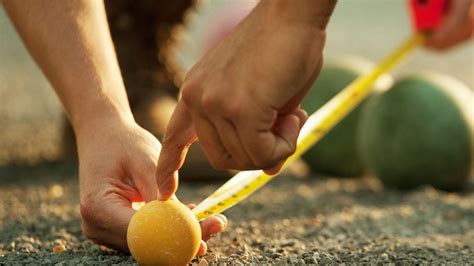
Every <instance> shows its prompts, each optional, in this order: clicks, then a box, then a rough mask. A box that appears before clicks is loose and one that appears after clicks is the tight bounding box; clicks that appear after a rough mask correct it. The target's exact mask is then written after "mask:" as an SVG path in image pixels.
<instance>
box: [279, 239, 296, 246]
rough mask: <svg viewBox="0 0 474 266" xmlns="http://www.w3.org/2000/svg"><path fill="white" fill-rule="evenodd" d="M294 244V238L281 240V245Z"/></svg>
mask: <svg viewBox="0 0 474 266" xmlns="http://www.w3.org/2000/svg"><path fill="white" fill-rule="evenodd" d="M295 244H296V241H295V240H294V239H287V240H284V241H282V242H281V246H282V247H292V246H294V245H295Z"/></svg>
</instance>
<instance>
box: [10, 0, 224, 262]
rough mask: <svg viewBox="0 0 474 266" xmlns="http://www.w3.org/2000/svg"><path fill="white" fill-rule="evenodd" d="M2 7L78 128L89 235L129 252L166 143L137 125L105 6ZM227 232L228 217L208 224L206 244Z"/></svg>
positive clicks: (93, 2)
mask: <svg viewBox="0 0 474 266" xmlns="http://www.w3.org/2000/svg"><path fill="white" fill-rule="evenodd" d="M3 3H4V6H5V9H6V10H7V12H8V14H9V15H10V17H11V19H12V20H13V22H14V24H15V26H16V28H17V30H18V32H19V33H20V35H21V36H22V38H23V40H24V41H25V43H26V46H27V47H28V49H29V50H30V52H31V54H32V56H33V58H34V59H35V60H36V62H37V63H38V64H39V66H40V67H41V69H42V70H43V72H44V73H45V75H46V76H47V77H48V79H49V80H50V82H51V84H52V85H53V87H54V88H55V90H56V92H57V94H58V95H59V97H60V98H61V101H62V103H63V104H64V106H65V109H66V112H67V114H68V116H69V118H70V120H71V122H72V125H73V127H74V131H75V133H76V137H77V140H78V151H79V166H80V167H79V179H80V205H81V215H82V229H83V231H84V234H85V235H86V236H87V237H89V238H91V239H92V240H94V241H95V242H97V243H100V244H104V245H107V246H110V247H113V248H116V249H120V250H127V249H128V248H127V242H126V232H127V226H128V223H129V221H130V219H131V217H132V215H133V214H134V210H133V209H132V208H131V203H132V202H133V201H147V202H148V201H151V200H154V199H156V193H157V192H156V190H157V186H156V179H155V171H156V165H157V159H158V154H159V151H160V143H159V142H158V140H157V139H156V138H155V137H154V136H152V135H151V134H150V133H148V132H147V131H145V130H144V129H142V128H140V127H139V126H138V125H137V124H136V123H135V121H134V119H133V116H132V113H131V111H130V107H129V104H128V101H127V96H126V93H125V89H124V84H123V81H122V77H121V74H120V70H119V67H118V63H117V60H116V56H115V52H114V47H113V44H112V41H111V37H110V34H109V30H108V25H107V20H106V16H105V10H104V5H103V2H102V1H99V0H90V1H83V0H69V1H63V0H22V1H17V0H5V1H4V2H3ZM224 226H225V218H223V216H219V217H215V218H213V219H211V220H207V221H205V222H203V223H202V228H203V238H204V239H205V240H207V239H208V238H209V237H210V235H211V234H216V233H218V232H219V231H220V230H222V229H223V227H224ZM211 229H212V230H211ZM217 229H220V230H217ZM203 251H205V245H204V244H203V246H202V249H201V253H202V252H203Z"/></svg>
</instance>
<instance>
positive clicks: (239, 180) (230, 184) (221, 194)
mask: <svg viewBox="0 0 474 266" xmlns="http://www.w3.org/2000/svg"><path fill="white" fill-rule="evenodd" d="M262 174H264V173H263V171H262V170H256V171H242V172H239V173H237V174H236V175H235V176H233V177H232V178H231V179H230V180H229V181H227V182H226V183H225V184H224V185H222V186H221V187H220V188H219V189H217V190H216V191H215V192H214V193H212V194H211V195H210V196H209V197H207V198H206V199H205V200H203V201H202V202H201V203H199V204H198V205H197V206H196V207H195V208H194V209H193V213H194V214H198V213H200V212H203V211H205V210H206V209H208V208H210V207H212V206H214V205H216V204H218V203H219V202H221V201H222V200H224V199H226V198H228V197H230V196H231V195H233V194H235V193H236V192H238V191H240V190H241V189H242V188H244V187H245V186H246V185H248V184H250V183H252V182H253V181H254V180H256V179H257V178H259V177H260V176H261V175H262Z"/></svg>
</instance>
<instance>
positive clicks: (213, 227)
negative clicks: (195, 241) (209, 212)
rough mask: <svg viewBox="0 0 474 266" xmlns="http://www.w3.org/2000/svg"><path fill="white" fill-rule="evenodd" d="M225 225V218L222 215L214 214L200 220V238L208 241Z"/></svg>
mask: <svg viewBox="0 0 474 266" xmlns="http://www.w3.org/2000/svg"><path fill="white" fill-rule="evenodd" d="M226 226H227V218H225V216H224V215H219V214H218V215H215V216H213V217H211V218H208V219H206V220H204V221H202V222H201V232H202V239H203V240H204V241H208V240H209V239H211V238H212V237H214V236H215V235H217V234H218V233H220V232H222V231H223V230H224V229H225V228H226Z"/></svg>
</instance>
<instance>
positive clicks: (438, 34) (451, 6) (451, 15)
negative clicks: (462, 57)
mask: <svg viewBox="0 0 474 266" xmlns="http://www.w3.org/2000/svg"><path fill="white" fill-rule="evenodd" d="M473 36H474V1H472V0H451V1H449V2H448V10H447V12H446V14H445V17H444V20H443V23H442V24H441V25H440V26H439V27H438V28H436V29H435V30H434V31H433V32H432V34H431V36H430V38H429V39H428V40H427V42H426V44H425V46H426V47H427V48H430V49H433V50H447V49H449V48H452V47H454V46H456V45H458V44H460V43H462V42H464V41H467V40H469V39H471V38H472V37H473Z"/></svg>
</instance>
